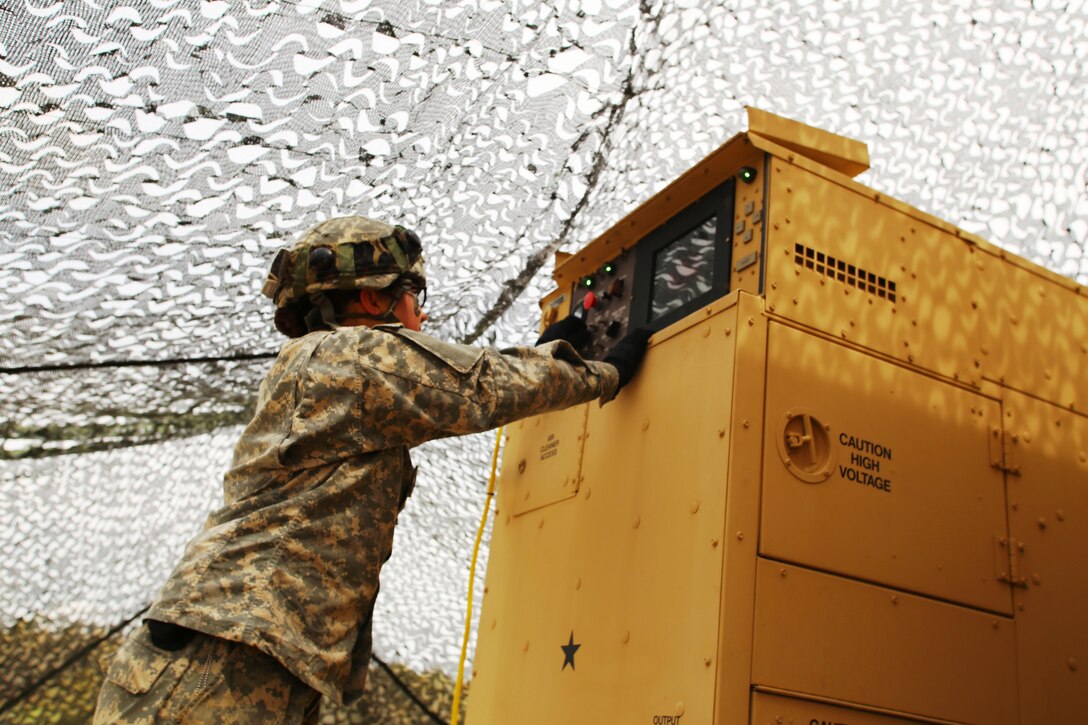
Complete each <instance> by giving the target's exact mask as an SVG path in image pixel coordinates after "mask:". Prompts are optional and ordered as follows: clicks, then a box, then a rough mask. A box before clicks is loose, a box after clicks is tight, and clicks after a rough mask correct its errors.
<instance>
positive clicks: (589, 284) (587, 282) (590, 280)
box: [582, 277, 593, 287]
mask: <svg viewBox="0 0 1088 725" xmlns="http://www.w3.org/2000/svg"><path fill="white" fill-rule="evenodd" d="M582 284H584V285H585V286H586V287H592V286H593V278H592V277H586V280H585V282H583V283H582Z"/></svg>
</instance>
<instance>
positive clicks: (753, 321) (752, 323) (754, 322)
mask: <svg viewBox="0 0 1088 725" xmlns="http://www.w3.org/2000/svg"><path fill="white" fill-rule="evenodd" d="M754 324H756V321H755V320H753V319H752V318H751V317H749V318H748V327H751V326H752V325H754Z"/></svg>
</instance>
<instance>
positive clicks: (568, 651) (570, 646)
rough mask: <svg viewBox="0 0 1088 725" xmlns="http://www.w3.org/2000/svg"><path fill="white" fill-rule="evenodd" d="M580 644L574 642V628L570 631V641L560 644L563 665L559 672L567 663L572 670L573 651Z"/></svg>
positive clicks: (565, 667) (575, 650)
mask: <svg viewBox="0 0 1088 725" xmlns="http://www.w3.org/2000/svg"><path fill="white" fill-rule="evenodd" d="M581 646H582V645H580V644H574V630H573V629H572V630H571V631H570V641H568V642H567V643H566V644H564V645H560V649H562V650H563V666H562V667H561V668H560V672H562V671H563V670H565V669H567V665H570V668H571V670H574V653H575V652H577V651H578V648H579V647H581Z"/></svg>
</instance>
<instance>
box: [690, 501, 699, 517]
mask: <svg viewBox="0 0 1088 725" xmlns="http://www.w3.org/2000/svg"><path fill="white" fill-rule="evenodd" d="M691 512H692V513H693V514H697V513H699V502H698V501H692V502H691Z"/></svg>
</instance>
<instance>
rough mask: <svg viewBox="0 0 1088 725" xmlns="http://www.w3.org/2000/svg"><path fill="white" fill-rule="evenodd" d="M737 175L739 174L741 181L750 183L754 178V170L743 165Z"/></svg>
mask: <svg viewBox="0 0 1088 725" xmlns="http://www.w3.org/2000/svg"><path fill="white" fill-rule="evenodd" d="M737 176H739V177H740V180H741V181H743V182H744V183H745V184H751V183H752V182H753V181H755V180H756V170H755V169H754V168H752V167H751V166H745V167H744V168H743V169H741V170H740V173H739V174H737Z"/></svg>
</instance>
